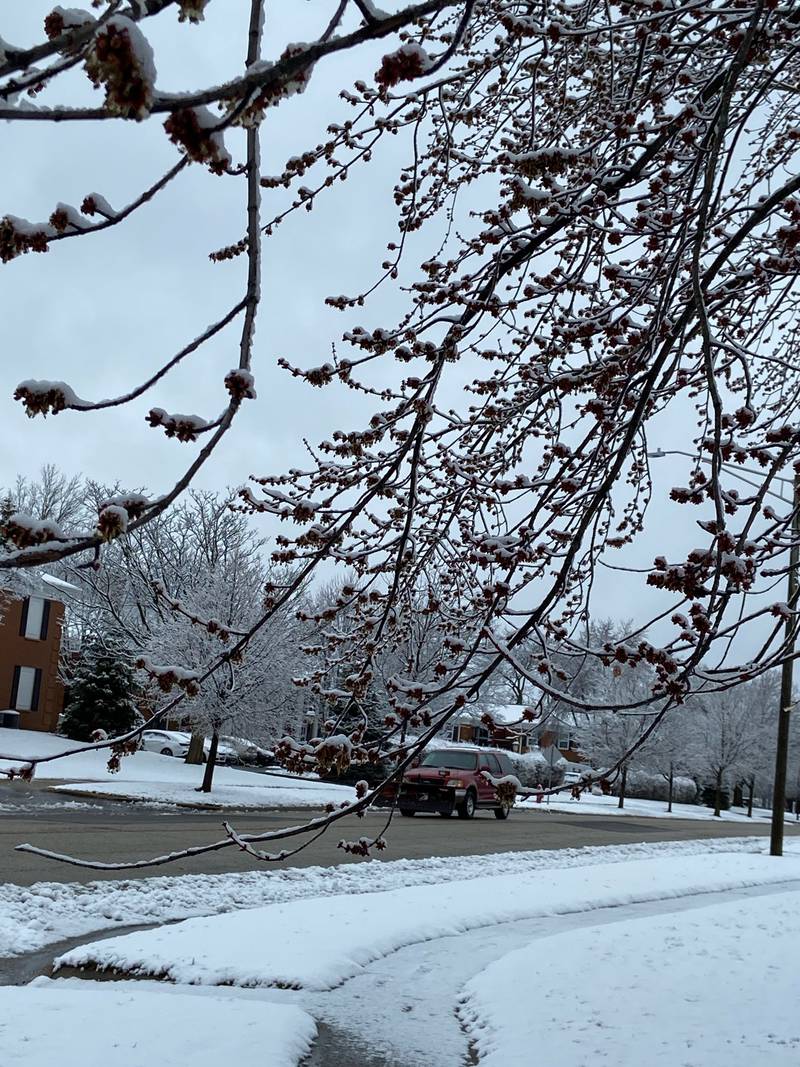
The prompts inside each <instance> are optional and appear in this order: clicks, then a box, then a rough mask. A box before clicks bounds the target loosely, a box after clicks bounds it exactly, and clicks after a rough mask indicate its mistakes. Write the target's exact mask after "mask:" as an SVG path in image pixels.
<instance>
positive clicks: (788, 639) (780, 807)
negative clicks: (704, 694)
mask: <svg viewBox="0 0 800 1067" xmlns="http://www.w3.org/2000/svg"><path fill="white" fill-rule="evenodd" d="M793 509H794V514H793V516H792V544H791V547H790V549H789V582H788V596H787V603H788V605H789V608H790V609H791V610H792V611H794V610H795V608H796V607H797V565H798V562H799V561H800V541H799V540H798V539H800V475H797V474H796V475H795V479H794V501H793ZM795 625H796V624H795V618H794V615H789V616H787V618H786V625H785V627H784V635H785V642H784V653H783V654H784V656H785V659H784V661H783V667H782V668H781V703H780V707H779V708H778V739H777V742H776V744H775V782H774V785H773V792H772V827H771V830H770V836H769V854H770V856H782V855H783V820H784V817H785V814H786V765H787V763H788V761H789V727H790V715H791V710H792V667H793V665H794V661H793V656H794V643H795Z"/></svg>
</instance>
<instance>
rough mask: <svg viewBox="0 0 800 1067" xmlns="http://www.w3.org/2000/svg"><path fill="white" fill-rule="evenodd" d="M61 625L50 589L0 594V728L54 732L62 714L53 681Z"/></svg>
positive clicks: (58, 684)
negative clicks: (28, 592) (0, 725)
mask: <svg viewBox="0 0 800 1067" xmlns="http://www.w3.org/2000/svg"><path fill="white" fill-rule="evenodd" d="M63 625H64V604H63V602H62V601H61V600H60V599H58V596H57V593H56V589H55V588H54V587H52V586H50V585H48V584H46V583H45V582H41V583H39V584H38V585H37V586H36V587H34V588H33V589H32V591H31V594H30V596H25V597H22V596H17V595H16V594H14V593H11V592H9V591H7V590H0V715H2V716H3V721H2V725H4V726H11V725H16V726H18V727H19V728H20V729H22V730H46V731H49V732H51V733H52V732H54V731H55V729H56V727H57V725H58V717H59V715H60V714H61V712H62V711H63V709H64V685H63V683H62V681H61V677H60V675H59V655H60V652H61V633H62V629H63ZM9 712H12V713H14V712H16V715H13V714H12V715H9Z"/></svg>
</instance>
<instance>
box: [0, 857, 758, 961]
mask: <svg viewBox="0 0 800 1067" xmlns="http://www.w3.org/2000/svg"><path fill="white" fill-rule="evenodd" d="M763 851H764V841H763V840H761V839H759V838H755V837H739V838H731V837H726V838H711V839H709V840H707V841H674V842H662V843H659V844H648V843H644V842H643V843H640V844H629V845H597V846H588V847H585V848H568V849H559V850H558V851H557V852H554V851H551V850H546V849H539V850H536V851H531V852H503V853H497V854H495V855H489V856H450V857H448V858H446V859H439V858H433V859H424V860H392V861H381V862H378V861H369V862H366V863H359V864H343V865H340V866H336V867H277V868H272V869H270V870H262V869H260V868H259V869H256V870H252V871H246V872H244V873H236V874H186V875H173V876H167V877H156V878H141V879H124V880H120V881H100V882H87V883H80V882H66V883H64V882H37V883H36V884H34V885H32V886H19V885H11V884H5V885H0V957H3V956H17V955H20V954H22V953H24V952H32V951H35V950H36V949H39V948H42V947H43V946H44V945H48V944H52V943H53V942H55V941H61V940H64V939H66V938H68V937H77V936H80V935H81V934H91V933H94V932H96V931H99V930H107V929H109V928H113V927H114V926H131V925H132V926H144V925H148V924H150V923H164V922H173V921H175V920H176V919H188V918H191V917H193V916H197V915H213V914H220V913H225V912H229V911H235V910H238V909H244V908H258V907H263V906H264V905H266V904H271V903H275V904H278V903H284V902H286V901H290V900H305V899H308V898H310V897H324V896H329V895H342V894H357V893H380V892H383V891H385V890H387V889H398V888H402V887H403V886H415V885H438V884H442V883H446V882H452V881H462V880H466V879H473V878H484V877H487V876H491V877H493V876H496V875H501V874H524V873H527V872H530V871H541V870H569V869H572V868H575V867H583V868H590V867H593V866H596V865H597V864H607V863H627V862H629V861H632V860H640V859H648V858H652V857H653V856H681V857H683V858H684V859H688V858H689V857H691V856H699V855H708V854H711V853H717V852H724V853H727V854H745V855H752V854H760V853H762V852H763Z"/></svg>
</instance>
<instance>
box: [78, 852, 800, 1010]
mask: <svg viewBox="0 0 800 1067" xmlns="http://www.w3.org/2000/svg"><path fill="white" fill-rule="evenodd" d="M793 880H796V881H798V882H800V856H797V855H795V856H791V857H788V856H787V857H785V858H783V859H782V860H774V859H770V858H769V857H766V856H763V855H753V854H749V855H748V854H744V855H741V854H739V855H731V854H727V855H726V854H724V853H718V854H712V855H705V856H704V855H696V856H693V857H688V858H686V857H678V856H662V857H659V858H652V859H645V860H640V861H637V862H633V863H624V864H620V863H616V864H615V863H609V864H598V865H597V866H594V867H592V868H591V869H590V870H588V869H586V868H583V869H582V868H573V869H571V870H570V869H562V870H555V871H554V870H550V871H546V872H539V871H530V872H525V873H517V874H506V875H496V876H493V877H486V878H480V879H472V880H469V881H455V882H447V883H445V884H442V885H435V886H416V887H411V888H404V889H394V890H389V891H387V892H382V893H373V894H370V895H368V896H332V897H326V898H316V899H310V900H298V901H292V902H289V903H285V904H272V905H270V906H268V907H266V908H257V909H252V910H249V911H245V912H234V913H232V914H228V915H216V916H211V917H206V918H198V919H188V920H186V921H185V922H182V923H179V924H177V925H174V926H169V927H162V928H159V929H157V930H150V931H144V932H139V933H133V934H128V935H126V936H122V937H116V938H110V939H108V940H105V941H100V942H96V943H94V944H89V945H85V946H82V947H80V948H76V949H73V950H72V951H70V952H67V953H65V954H64V955H63V956H61V957H59V960H58V961H57V966H58V965H60V966H71V967H86V966H92V967H95V968H99V969H101V970H102V969H112V970H114V971H116V972H118V973H122V974H132V975H150V976H154V977H160V978H167V979H169V980H171V981H174V982H179V983H188V984H200V985H233V986H241V987H254V986H279V987H289V988H296V989H300V988H304V989H318V990H322V989H331V988H333V987H335V986H336V985H338V984H340V983H341V982H344V981H346V980H347V979H349V978H352V977H353V976H354V975H357V974H358V973H359V972H361V971H362V970H363V968H364V967H365V966H366V965H367V964H369V963H370V962H372V961H374V960H376V959H379V958H380V957H382V956H386V955H388V954H390V953H392V952H395V951H396V950H397V949H399V948H401V947H402V946H405V945H409V944H413V943H417V942H421V941H426V940H430V939H432V938H437V937H444V936H449V935H452V934H456V933H460V932H462V931H467V930H474V929H477V928H480V927H483V926H490V925H492V924H495V923H506V922H512V921H516V920H521V919H531V918H536V917H543V916H549V915H564V914H569V913H573V912H582V911H591V910H595V909H598V908H604V907H615V906H620V905H624V904H629V903H636V902H641V901H655V900H666V899H670V898H673V897H685V896H689V895H695V894H699V893H715V892H721V891H724V890H727V889H736V888H741V887H745V886H759V885H773V884H778V883H786V882H790V881H793ZM234 946H235V949H234ZM265 946H266V948H265Z"/></svg>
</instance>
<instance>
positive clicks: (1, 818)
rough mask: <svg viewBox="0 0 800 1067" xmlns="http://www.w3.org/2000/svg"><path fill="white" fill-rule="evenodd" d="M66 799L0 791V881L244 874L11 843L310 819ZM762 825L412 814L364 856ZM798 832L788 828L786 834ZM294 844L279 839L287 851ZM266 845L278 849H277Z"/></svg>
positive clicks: (344, 828) (142, 843)
mask: <svg viewBox="0 0 800 1067" xmlns="http://www.w3.org/2000/svg"><path fill="white" fill-rule="evenodd" d="M69 801H70V798H66V797H63V796H62V797H57V796H56V795H55V794H52V793H48V792H47V791H46V784H44V783H38V784H37V785H36V786H33V787H32V786H25V785H23V784H22V783H2V784H1V785H0V882H15V883H17V884H18V885H30V884H32V883H33V882H40V881H55V882H76V881H77V882H87V881H92V880H94V879H98V878H147V877H153V876H154V875H159V874H169V875H175V874H200V873H205V874H221V873H223V872H226V871H243V870H252V869H253V867H254V866H255V865H256V861H255V860H253V859H251V858H250V857H248V856H246V855H244V854H243V853H241V852H240V851H239V850H238V849H237V848H235V847H229V848H225V849H222V850H221V851H218V852H212V853H208V854H207V855H204V856H199V857H194V858H191V859H183V860H179V861H176V862H172V863H169V864H167V865H164V866H158V867H148V868H143V869H139V870H133V871H122V872H108V873H104V872H100V871H92V870H86V869H84V868H81V867H73V866H68V865H65V864H61V863H56V862H54V861H52V860H48V859H44V858H42V857H39V856H34V855H30V854H28V853H24V852H16V851H15V850H14V847H15V845H18V844H20V843H22V842H30V843H31V844H35V845H37V846H39V847H41V848H45V849H49V850H51V851H54V852H66V853H70V854H72V855H76V856H79V857H81V858H85V859H95V860H102V861H104V862H119V861H129V860H139V859H144V858H146V857H151V856H156V855H161V854H163V853H167V852H172V851H175V850H179V849H183V848H186V847H188V846H192V845H201V844H206V843H209V842H212V841H217V840H220V839H221V838H223V837H224V836H225V835H224V831H223V829H222V821H223V818H225V819H228V820H229V821H230V822H231V823H232V824H233V825H234V826H235V828H236V829H237V830H239V831H242V832H258V831H262V830H270V829H277V828H279V827H283V826H295V825H297V824H299V823H302V822H305V821H306V820H307V819H308V818H309V816H311V815H313V814H314V813H313V812H309V811H308V810H305V811H272V812H261V813H253V812H247V813H241V814H236V813H232V812H226V813H225V815H224V816H223V815H222V814H221V813H218V812H214V813H206V812H181V813H174V812H170V811H166V810H164V809H159V808H149V807H144V806H141V805H138V804H136V805H131V804H119V803H112V802H102V803H100V802H98V803H94V802H93V803H91V804H84V803H78V804H77V806H74V807H73V806H64V805H65V804H67V803H68V802H69ZM384 821H385V815H378V814H368V815H366V816H365V817H364V818H363V819H358V818H356V817H353V816H351V817H350V818H348V819H344V820H342V822H340V823H338V824H337V825H336V826H334V827H332V828H331V829H330V830H329V831H328V832H327V834H325V835H324V836H323V837H322V838H321V839H320V840H318V841H316V842H314V843H313V844H311V845H310V846H309V847H308V848H307V849H306V850H304V851H303V852H301V853H300V854H299V855H297V856H294V857H292V858H291V860H288V861H286V862H287V865H290V866H293V867H306V866H312V865H317V864H318V865H321V866H329V865H332V864H336V863H358V862H363V860H361V859H358V858H353V857H350V856H348V855H346V854H345V853H344V852H343V851H342V850H341V849H340V848H338V842H339V841H340V840H341V839H342V838H346V839H354V838H358V837H361V836H375V835H376V834H378V833H379V832H380V831H381V829H382V827H383V824H384ZM767 833H768V827H767V825H766V824H765V823H759V824H758V825H754V826H750V825H748V824H746V823H725V822H722V823H720V822H715V821H713V820H708V821H698V820H683V819H648V818H641V817H637V816H626V817H620V816H599V815H586V816H581V815H580V814H579V813H577V812H576V813H575V814H574V815H573V814H568V815H567V814H555V813H553V814H550V813H547V812H545V811H542V812H528V811H515V812H513V813H512V815H511V817H510V818H509V819H508V820H507V821H506V822H500V821H498V820H497V819H495V818H494V816H493V815H492V813H491V812H480V813H479V814H478V815H477V816H476V817H475V818H474V819H473V820H471V821H468V822H467V821H462V820H460V819H455V818H453V819H441V818H438V817H437V816H435V815H433V816H425V815H418V816H417V817H416V818H414V819H402V818H399V817H397V818H395V820H394V821H393V823H392V826H391V828H390V830H389V833H388V835H387V840H388V847H387V848H386V850H385V851H384V852H380V853H373V854H374V855H375V858H376V859H379V860H395V859H419V858H424V857H428V856H463V855H486V854H488V853H492V852H515V851H525V850H528V849H539V848H544V849H561V848H578V847H582V846H585V845H612V844H620V843H622V842H630V843H633V842H638V841H687V840H692V839H702V838H708V837H740V836H745V835H749V834H760V835H762V836H766V835H767ZM795 833H798V831H797V830H796V829H794V828H793V827H788V826H787V835H790V834H795ZM296 843H297V839H296V838H295V839H291V840H290V841H288V842H285V846H286V847H291V846H292V845H294V844H296ZM265 847H269V848H270V849H271V850H274V851H277V850H278V849H279V848H280V847H283V844H282V843H277V842H276V843H275V844H274V845H271V846H265Z"/></svg>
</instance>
